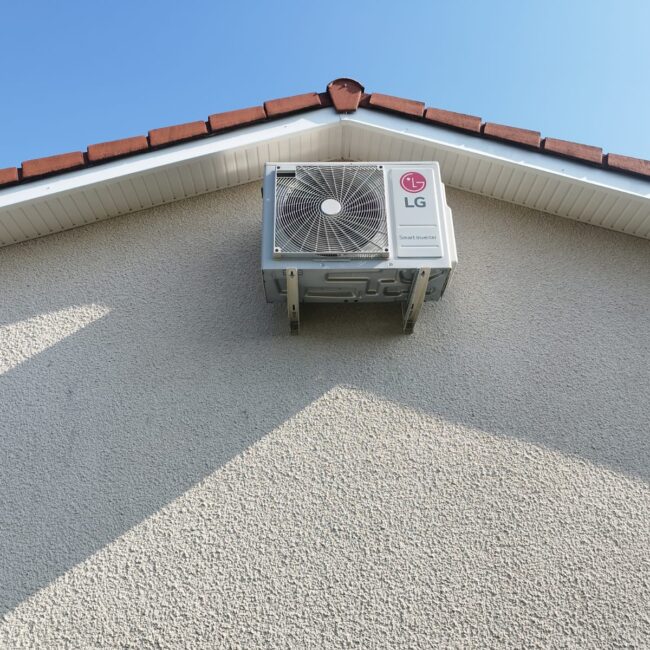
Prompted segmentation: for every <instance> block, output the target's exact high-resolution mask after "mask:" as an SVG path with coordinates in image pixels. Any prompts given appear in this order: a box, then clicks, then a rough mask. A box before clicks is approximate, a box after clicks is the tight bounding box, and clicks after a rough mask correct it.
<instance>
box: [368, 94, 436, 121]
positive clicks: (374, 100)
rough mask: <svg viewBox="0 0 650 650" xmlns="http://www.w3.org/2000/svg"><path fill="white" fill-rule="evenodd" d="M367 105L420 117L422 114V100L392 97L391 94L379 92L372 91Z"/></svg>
mask: <svg viewBox="0 0 650 650" xmlns="http://www.w3.org/2000/svg"><path fill="white" fill-rule="evenodd" d="M368 105H369V106H370V107H373V108H381V109H383V110H386V111H393V112H395V113H402V114H404V115H412V116H414V117H422V116H423V115H424V102H416V101H415V100H413V99H403V98H402V97H393V95H382V94H381V93H372V95H370V100H369V101H368Z"/></svg>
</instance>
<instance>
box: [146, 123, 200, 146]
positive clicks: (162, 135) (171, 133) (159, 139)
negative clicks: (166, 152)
mask: <svg viewBox="0 0 650 650" xmlns="http://www.w3.org/2000/svg"><path fill="white" fill-rule="evenodd" d="M207 132H208V127H207V126H206V125H205V122H202V121H200V120H197V121H196V122H186V123H185V124H176V125H174V126H164V127H162V128H160V129H154V130H153V131H149V144H150V145H151V146H152V147H159V146H160V145H163V144H173V143H175V142H182V141H183V140H189V139H190V138H196V137H197V136H200V135H206V134H207Z"/></svg>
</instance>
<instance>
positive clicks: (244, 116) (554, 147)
mask: <svg viewBox="0 0 650 650" xmlns="http://www.w3.org/2000/svg"><path fill="white" fill-rule="evenodd" d="M330 106H332V107H333V108H334V109H335V110H336V111H337V112H339V113H349V112H354V111H355V110H356V109H357V108H364V109H369V110H381V111H390V112H392V113H394V114H396V115H403V116H405V117H408V118H410V119H419V120H420V121H422V122H423V123H425V124H435V125H437V126H442V127H445V128H452V129H456V130H461V131H465V132H466V133H468V134H472V135H474V136H476V137H477V138H482V137H485V138H492V139H498V140H502V141H504V142H508V143H510V144H514V145H518V146H525V147H532V148H534V149H537V150H539V151H540V152H541V153H544V154H546V155H551V156H562V157H568V158H573V159H575V160H578V161H581V162H586V163H590V164H596V165H601V166H602V167H603V168H605V169H609V170H611V171H612V172H618V173H627V174H636V175H640V176H643V177H645V178H646V179H650V161H647V160H642V159H640V158H632V157H630V156H621V155H618V154H607V155H604V156H603V153H602V150H601V149H600V148H599V147H592V146H589V145H584V144H578V143H576V142H568V141H566V140H558V139H556V138H545V139H544V140H543V141H542V139H541V135H540V133H539V132H537V131H530V130H528V129H519V128H515V127H512V126H506V125H503V124H494V123H492V122H488V123H487V124H481V118H480V117H477V116H475V115H466V114H464V113H455V112H453V111H445V110H442V109H439V108H426V110H425V106H424V104H423V103H422V102H418V101H414V100H412V99H403V98H402V97H394V96H393V95H384V94H382V93H372V94H369V93H366V92H364V88H363V86H362V85H361V84H360V83H359V82H358V81H356V80H354V79H349V78H347V77H340V78H338V79H334V81H332V82H330V83H329V84H328V86H327V90H326V91H325V92H321V93H305V94H302V95H294V96H292V97H283V98H280V99H272V100H269V101H267V102H265V103H264V106H254V107H251V108H244V109H241V110H235V111H227V112H224V113H215V114H213V115H210V116H209V118H208V123H207V124H206V122H203V121H200V120H198V121H196V122H188V123H187V124H177V125H175V126H168V127H164V128H161V129H153V130H152V131H149V138H148V139H147V138H145V137H144V136H135V137H132V138H123V139H121V140H113V141H111V142H102V143H99V144H92V145H90V146H89V147H88V152H87V154H86V155H85V156H84V154H83V153H82V152H80V151H75V152H72V153H66V154H60V155H58V156H49V157H46V158H38V159H35V160H27V161H25V162H24V163H23V167H22V170H20V169H17V168H16V167H8V168H6V169H0V187H2V186H8V185H12V184H15V183H20V182H23V181H26V182H28V181H30V180H33V179H35V178H39V177H40V176H43V175H46V174H54V173H65V172H67V171H71V170H73V169H78V168H80V167H83V166H84V165H97V164H101V163H103V162H106V161H108V160H111V159H114V158H116V157H118V156H125V155H129V154H138V153H143V152H146V151H148V150H149V149H150V148H151V147H158V146H163V145H169V144H174V143H176V142H183V141H187V140H192V139H195V138H201V137H204V136H206V135H208V133H209V134H211V135H212V134H215V135H216V134H218V133H220V132H223V131H225V130H228V129H236V128H239V127H243V126H246V125H249V124H254V123H256V122H263V121H264V120H267V119H270V118H276V117H279V116H282V115H289V114H291V113H296V112H298V111H305V110H311V109H319V108H325V107H330ZM208 129H209V131H208Z"/></svg>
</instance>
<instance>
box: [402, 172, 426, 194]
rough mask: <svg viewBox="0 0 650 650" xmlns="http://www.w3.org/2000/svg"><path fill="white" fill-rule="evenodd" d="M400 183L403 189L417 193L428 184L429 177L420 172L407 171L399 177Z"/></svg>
mask: <svg viewBox="0 0 650 650" xmlns="http://www.w3.org/2000/svg"><path fill="white" fill-rule="evenodd" d="M399 184H400V185H401V186H402V189H403V190H406V191H407V192H411V194H417V193H418V192H421V191H422V190H423V189H424V188H425V187H426V186H427V179H426V178H424V176H422V174H420V172H406V174H402V177H401V178H400V179H399Z"/></svg>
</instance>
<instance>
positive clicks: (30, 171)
mask: <svg viewBox="0 0 650 650" xmlns="http://www.w3.org/2000/svg"><path fill="white" fill-rule="evenodd" d="M84 164H85V160H84V155H83V153H81V151H72V152H70V153H60V154H58V155H56V156H47V157H46V158H34V159H33V160H25V161H24V162H23V178H34V177H36V176H44V175H45V174H52V173H54V172H61V171H70V170H72V169H77V168H79V167H83V166H84Z"/></svg>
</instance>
